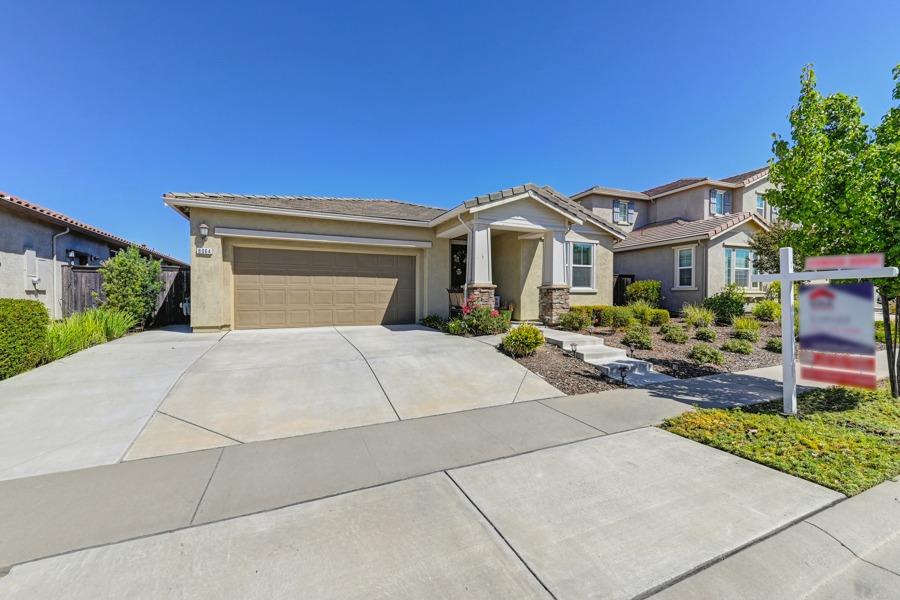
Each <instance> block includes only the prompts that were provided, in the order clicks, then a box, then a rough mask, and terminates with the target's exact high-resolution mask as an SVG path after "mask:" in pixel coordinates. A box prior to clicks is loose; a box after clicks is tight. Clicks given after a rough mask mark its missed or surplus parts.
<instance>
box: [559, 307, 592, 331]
mask: <svg viewBox="0 0 900 600" xmlns="http://www.w3.org/2000/svg"><path fill="white" fill-rule="evenodd" d="M557 324H558V325H559V328H560V329H565V330H566V331H581V330H582V329H587V328H588V327H590V326H591V325H592V324H593V319H591V317H590V315H588V314H587V313H586V312H582V311H574V310H570V311H569V312H564V313H563V314H561V315H559V322H558V323H557Z"/></svg>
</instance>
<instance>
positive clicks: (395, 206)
mask: <svg viewBox="0 0 900 600" xmlns="http://www.w3.org/2000/svg"><path fill="white" fill-rule="evenodd" d="M163 198H165V199H166V200H174V201H175V204H177V201H178V200H202V201H206V202H215V203H219V204H222V205H224V206H227V205H239V206H254V207H263V208H283V209H288V210H301V211H307V212H319V213H325V214H338V215H350V216H357V217H377V218H383V219H398V220H404V221H424V222H427V221H430V220H432V219H434V218H435V217H438V216H440V215H442V214H444V213H445V212H447V209H445V208H433V207H431V206H422V205H420V204H411V203H408V202H400V201H399V200H386V199H381V198H335V197H331V196H265V195H247V194H228V193H224V192H170V193H167V194H164V195H163Z"/></svg>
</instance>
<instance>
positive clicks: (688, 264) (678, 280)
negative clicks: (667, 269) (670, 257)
mask: <svg viewBox="0 0 900 600" xmlns="http://www.w3.org/2000/svg"><path fill="white" fill-rule="evenodd" d="M675 287H676V288H692V287H694V246H687V247H684V248H675Z"/></svg>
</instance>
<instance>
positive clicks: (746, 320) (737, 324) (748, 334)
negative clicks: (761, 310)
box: [731, 317, 760, 342]
mask: <svg viewBox="0 0 900 600" xmlns="http://www.w3.org/2000/svg"><path fill="white" fill-rule="evenodd" d="M759 329H760V324H759V321H757V320H756V319H754V318H753V317H737V318H735V319H734V323H733V329H732V331H731V337H733V338H735V339H738V340H747V341H750V342H755V341H757V340H759Z"/></svg>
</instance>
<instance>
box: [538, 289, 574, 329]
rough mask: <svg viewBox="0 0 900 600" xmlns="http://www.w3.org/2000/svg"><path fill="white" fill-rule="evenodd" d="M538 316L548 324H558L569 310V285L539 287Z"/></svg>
mask: <svg viewBox="0 0 900 600" xmlns="http://www.w3.org/2000/svg"><path fill="white" fill-rule="evenodd" d="M538 290H540V291H539V293H538V316H539V318H540V319H541V321H543V322H544V323H545V324H547V325H556V323H557V322H558V321H559V316H560V315H561V314H563V313H564V312H568V310H569V286H567V285H542V286H541V287H539V288H538Z"/></svg>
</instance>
